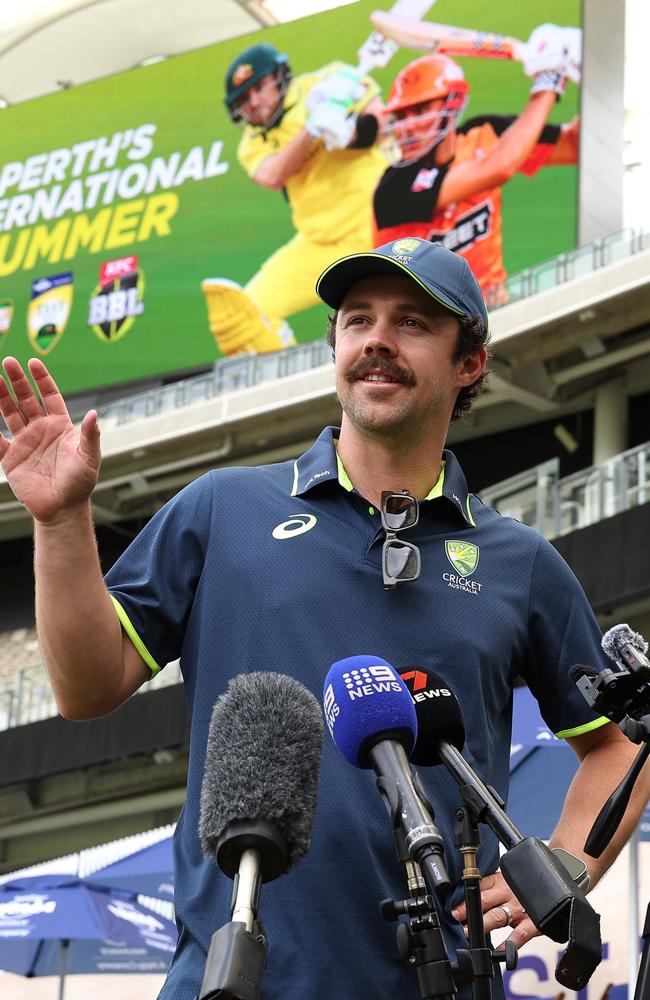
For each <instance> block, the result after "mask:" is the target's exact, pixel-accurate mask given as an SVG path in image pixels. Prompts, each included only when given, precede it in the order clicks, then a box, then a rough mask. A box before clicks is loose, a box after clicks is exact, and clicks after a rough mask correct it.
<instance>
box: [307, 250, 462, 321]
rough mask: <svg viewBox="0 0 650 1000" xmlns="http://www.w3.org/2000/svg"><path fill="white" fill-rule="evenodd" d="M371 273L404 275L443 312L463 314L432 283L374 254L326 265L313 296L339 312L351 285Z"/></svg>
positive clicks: (404, 266) (403, 266) (356, 256)
mask: <svg viewBox="0 0 650 1000" xmlns="http://www.w3.org/2000/svg"><path fill="white" fill-rule="evenodd" d="M374 274H400V275H405V276H406V277H407V278H410V279H411V281H414V282H415V284H416V285H419V286H420V288H422V289H424V291H425V292H426V293H427V295H430V296H431V298H432V299H435V301H436V302H439V303H440V305H442V306H444V307H445V309H449V310H450V311H451V312H453V313H454V314H455V315H456V316H463V315H464V313H463V311H462V310H461V309H459V308H458V306H457V305H456V303H455V302H453V301H452V300H451V299H450V298H449V296H448V295H447V294H446V292H443V291H441V290H440V289H439V288H437V287H436V285H435V284H433V283H432V282H426V281H423V280H422V278H419V277H418V276H417V275H416V274H413V272H412V271H410V270H409V268H408V267H407V266H406V265H405V264H402V263H400V261H398V260H393V259H391V258H390V257H384V256H383V255H382V254H378V253H355V254H351V255H350V256H349V257H342V258H341V259H340V260H337V261H335V262H334V263H333V264H330V266H329V267H328V268H326V269H325V270H324V271H323V273H322V274H321V276H320V278H319V279H318V281H317V282H316V294H317V295H318V296H320V298H321V299H322V300H323V302H324V303H325V304H326V305H328V306H330V308H332V309H340V308H341V303H342V302H343V299H344V298H345V296H346V295H347V292H348V290H349V289H350V288H351V287H352V285H354V284H355V283H356V282H357V281H361V280H362V278H370V277H372V275H374Z"/></svg>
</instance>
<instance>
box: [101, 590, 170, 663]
mask: <svg viewBox="0 0 650 1000" xmlns="http://www.w3.org/2000/svg"><path fill="white" fill-rule="evenodd" d="M109 597H110V599H111V601H112V602H113V605H114V607H115V610H116V611H117V617H118V618H119V619H120V623H121V625H122V628H123V629H124V631H125V632H126V634H127V635H128V637H129V639H130V640H131V642H132V643H133V645H134V646H135V648H136V649H137V651H138V653H139V654H140V656H141V657H142V659H143V660H144V662H145V663H146V664H147V666H148V667H149V670H150V671H151V676H152V677H155V676H156V674H159V673H160V667H159V666H158V664H157V663H156V661H155V660H154V658H153V656H152V655H151V653H150V652H149V650H148V649H147V647H146V646H145V644H144V643H143V641H142V639H141V638H140V636H139V635H138V633H137V632H136V630H135V629H134V628H133V625H132V624H131V621H130V620H129V616H128V615H127V613H126V611H125V610H124V608H123V607H122V605H121V604H120V602H119V601H118V599H117V598H116V597H113V595H112V594H109Z"/></svg>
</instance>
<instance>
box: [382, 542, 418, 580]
mask: <svg viewBox="0 0 650 1000" xmlns="http://www.w3.org/2000/svg"><path fill="white" fill-rule="evenodd" d="M385 558H386V567H385V568H386V572H387V574H388V576H390V577H392V579H394V580H416V579H417V577H418V576H419V574H420V559H419V553H418V550H417V549H416V548H415V547H414V546H412V545H404V544H402V542H397V541H391V542H389V544H388V545H387V546H386V549H385Z"/></svg>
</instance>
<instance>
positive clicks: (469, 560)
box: [442, 538, 483, 594]
mask: <svg viewBox="0 0 650 1000" xmlns="http://www.w3.org/2000/svg"><path fill="white" fill-rule="evenodd" d="M445 554H446V556H447V559H448V560H449V562H450V563H451V565H452V566H453V568H454V570H455V572H454V573H449V572H446V573H443V574H442V578H443V580H444V581H445V583H446V584H447V586H448V587H451V588H452V589H453V590H463V591H465V593H467V594H480V592H481V588H482V586H483V585H482V584H480V583H477V581H476V580H469V579H467V578H468V577H470V576H471V575H472V573H473V572H474V570H475V569H476V567H477V566H478V558H479V547H478V545H474V543H473V542H461V541H459V540H458V539H455V538H448V539H446V541H445Z"/></svg>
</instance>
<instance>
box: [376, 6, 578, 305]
mask: <svg viewBox="0 0 650 1000" xmlns="http://www.w3.org/2000/svg"><path fill="white" fill-rule="evenodd" d="M565 30H567V31H569V30H571V29H562V28H558V27H556V26H554V25H544V26H542V27H541V28H538V29H536V32H535V33H533V36H531V42H532V41H533V40H536V42H537V44H536V46H535V49H534V54H533V55H531V57H530V58H529V59H528V61H527V63H525V64H524V69H525V71H526V72H527V73H528V74H529V75H530V76H532V79H533V84H532V88H531V93H530V98H529V100H528V103H527V104H526V106H525V108H524V109H523V111H522V112H521V114H520V115H519V116H518V117H497V116H486V117H481V118H471V119H469V120H468V121H467V122H465V123H464V124H463V125H460V126H459V125H458V122H459V119H460V118H461V116H462V114H463V111H464V109H465V107H466V104H467V97H468V90H469V87H468V84H467V81H466V80H465V79H464V76H463V71H462V69H461V68H460V66H459V65H458V64H457V63H456V62H454V61H453V59H451V58H449V57H448V56H444V55H429V56H423V57H421V58H419V59H416V60H415V61H414V62H412V63H410V64H409V65H408V66H406V67H405V68H404V69H403V70H402V72H401V73H400V74H399V75H398V76H397V78H396V80H395V82H394V84H393V87H392V89H391V92H390V95H389V98H388V102H387V105H386V111H387V112H388V113H389V114H390V115H391V120H390V121H389V123H388V125H387V126H386V131H387V133H388V134H389V135H390V137H391V139H392V141H393V142H394V144H395V145H396V147H397V148H398V150H399V161H398V162H397V163H396V165H394V166H391V167H389V168H388V169H387V170H386V172H385V173H384V175H383V177H382V178H381V180H380V182H379V184H378V186H377V189H376V191H375V195H374V223H375V228H374V243H375V246H379V245H381V244H384V243H387V242H388V241H390V240H394V239H398V238H400V237H408V236H416V237H419V238H420V239H422V238H424V239H428V240H432V241H433V242H439V243H442V244H443V245H444V246H445V247H447V248H448V249H450V250H454V251H455V252H456V253H459V254H461V256H463V257H465V258H466V259H467V262H468V263H469V265H470V267H471V268H472V271H473V272H474V274H475V275H476V277H477V279H478V281H479V283H480V285H481V288H482V291H483V294H484V296H485V298H486V300H487V302H488V305H496V304H502V303H503V302H505V300H506V295H505V285H504V282H505V278H506V272H505V268H504V265H503V246H502V228H501V187H502V185H503V184H505V183H506V182H507V181H508V180H510V178H511V177H512V176H514V174H515V173H516V172H517V171H519V172H521V173H524V174H527V175H529V176H530V175H532V174H535V173H536V172H537V171H538V170H539V169H540V168H541V167H543V166H548V165H553V164H556V165H560V164H574V163H576V162H577V158H578V119H577V118H575V119H574V120H573V121H571V122H570V123H568V124H566V125H561V126H557V125H549V124H547V121H548V117H549V115H550V112H551V110H552V109H553V107H554V105H555V102H556V101H557V100H558V99H559V98H560V97H561V95H562V93H563V92H564V88H565V85H566V79H567V67H568V63H567V52H566V48H565V46H564V44H563V33H564V32H565Z"/></svg>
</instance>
